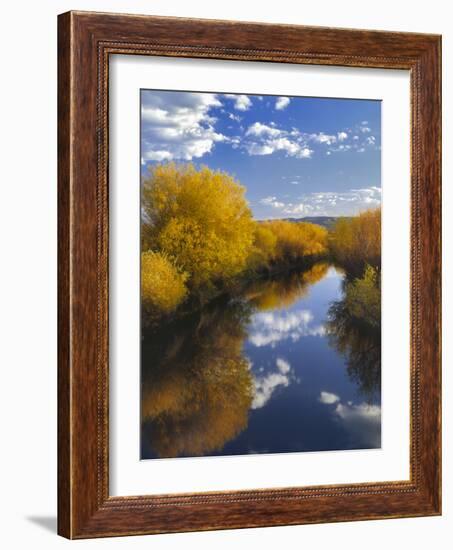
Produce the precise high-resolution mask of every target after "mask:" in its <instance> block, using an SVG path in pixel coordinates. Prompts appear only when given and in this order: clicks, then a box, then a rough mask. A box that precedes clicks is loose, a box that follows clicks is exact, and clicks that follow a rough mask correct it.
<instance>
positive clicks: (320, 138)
mask: <svg viewBox="0 0 453 550" xmlns="http://www.w3.org/2000/svg"><path fill="white" fill-rule="evenodd" d="M310 139H312V140H313V141H316V142H317V143H325V144H326V145H332V144H333V143H336V141H337V138H336V136H334V135H330V134H325V133H324V132H320V133H319V134H311V135H310Z"/></svg>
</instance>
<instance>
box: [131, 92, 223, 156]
mask: <svg viewBox="0 0 453 550" xmlns="http://www.w3.org/2000/svg"><path fill="white" fill-rule="evenodd" d="M221 105H222V104H221V102H220V101H219V99H218V96H217V95H216V94H208V93H187V92H151V91H149V92H143V94H142V113H141V116H142V150H143V159H144V160H145V161H147V160H154V161H163V160H173V159H175V160H185V161H189V160H192V159H193V158H200V157H202V156H203V155H205V154H206V153H209V152H211V150H212V149H213V147H214V144H215V143H216V142H220V141H225V140H227V139H228V138H226V136H224V135H222V134H221V133H218V132H216V131H215V128H214V125H215V122H216V119H215V118H213V117H212V116H210V114H209V111H210V110H211V109H212V108H214V107H220V106H221Z"/></svg>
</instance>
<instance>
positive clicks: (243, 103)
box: [225, 94, 252, 111]
mask: <svg viewBox="0 0 453 550" xmlns="http://www.w3.org/2000/svg"><path fill="white" fill-rule="evenodd" d="M225 97H227V98H228V99H233V100H234V108H235V109H237V110H238V111H247V110H248V109H250V107H251V106H252V101H251V99H250V98H249V97H248V96H247V95H244V94H225Z"/></svg>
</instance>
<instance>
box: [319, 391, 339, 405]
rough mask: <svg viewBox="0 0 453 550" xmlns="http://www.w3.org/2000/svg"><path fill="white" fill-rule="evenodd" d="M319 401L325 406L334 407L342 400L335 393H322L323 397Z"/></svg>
mask: <svg viewBox="0 0 453 550" xmlns="http://www.w3.org/2000/svg"><path fill="white" fill-rule="evenodd" d="M319 401H320V402H321V403H324V404H325V405H333V404H334V403H338V401H340V398H339V397H338V395H336V394H335V393H329V392H328V391H322V392H321V395H320V396H319Z"/></svg>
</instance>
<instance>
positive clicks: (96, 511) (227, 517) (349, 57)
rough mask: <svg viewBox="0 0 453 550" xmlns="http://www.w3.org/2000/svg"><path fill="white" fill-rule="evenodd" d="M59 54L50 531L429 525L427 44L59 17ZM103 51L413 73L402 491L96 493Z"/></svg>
mask: <svg viewBox="0 0 453 550" xmlns="http://www.w3.org/2000/svg"><path fill="white" fill-rule="evenodd" d="M58 47H59V63H58V69H59V76H58V87H59V102H58V116H59V127H58V154H59V159H58V163H59V166H58V194H59V197H58V206H59V214H58V216H59V217H58V220H59V221H58V231H59V241H58V251H59V274H58V291H59V314H58V324H59V347H58V365H59V366H58V399H59V420H58V454H59V461H58V492H59V495H58V518H59V519H58V531H59V533H60V534H61V535H63V536H65V537H68V538H87V537H100V536H114V535H129V534H145V533H158V532H177V531H194V530H207V529H227V528H242V527H254V526H267V525H291V524H302V523H319V522H327V521H352V520H363V519H377V518H391V517H409V516H413V517H415V516H422V515H436V514H440V513H441V492H440V483H441V481H440V471H441V468H440V457H441V451H440V444H441V443H440V434H441V431H440V422H441V420H440V418H441V417H440V396H441V388H440V384H441V381H440V345H441V342H440V292H441V286H440V284H441V283H440V281H441V279H440V270H441V258H440V224H441V219H440V211H441V208H440V207H441V195H440V189H441V187H440V186H441V174H440V167H441V162H440V155H441V135H440V113H441V91H440V59H441V52H440V48H441V40H440V37H439V36H434V35H427V34H412V33H392V32H378V31H362V30H352V29H347V30H345V29H332V28H314V27H303V26H294V25H264V24H257V23H238V22H230V21H206V20H196V19H179V18H166V17H150V16H134V15H113V14H99V13H86V12H69V13H65V14H63V15H60V16H59V38H58ZM111 54H122V55H129V54H139V55H165V56H177V57H193V58H215V59H233V60H238V61H241V60H248V61H256V62H263V61H272V62H285V63H301V64H320V65H342V66H352V67H382V68H387V69H407V70H409V71H410V74H411V143H412V147H411V288H410V291H411V453H410V462H411V468H410V470H411V479H410V481H400V482H383V483H368V484H366V483H365V484H354V485H344V486H339V485H335V486H323V487H309V488H307V487H305V488H304V487H293V488H288V489H278V490H277V489H264V488H263V489H262V490H253V491H227V492H219V493H199V494H184V495H156V496H146V495H144V496H137V497H110V496H109V482H108V406H109V404H108V59H109V55H111ZM395 367H396V368H397V367H398V365H395Z"/></svg>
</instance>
